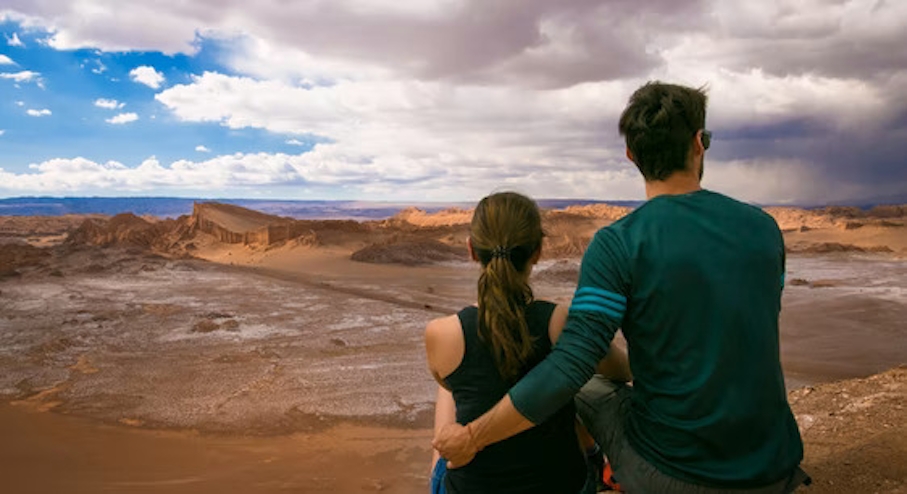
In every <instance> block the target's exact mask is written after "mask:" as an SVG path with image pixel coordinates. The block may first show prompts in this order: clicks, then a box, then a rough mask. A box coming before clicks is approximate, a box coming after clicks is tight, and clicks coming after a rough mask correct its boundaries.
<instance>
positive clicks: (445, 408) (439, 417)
mask: <svg viewBox="0 0 907 494" xmlns="http://www.w3.org/2000/svg"><path fill="white" fill-rule="evenodd" d="M456 422H457V407H456V404H455V403H454V399H453V395H452V394H451V392H450V391H448V390H446V389H444V388H443V387H441V386H438V395H437V397H436V398H435V435H437V434H438V432H439V431H440V430H441V429H443V428H444V426H445V425H448V424H454V423H456ZM440 457H441V453H439V452H438V450H436V449H434V448H432V456H431V468H432V469H434V468H435V464H436V463H438V459H439V458H440ZM430 471H431V470H430Z"/></svg>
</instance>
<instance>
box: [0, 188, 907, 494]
mask: <svg viewBox="0 0 907 494" xmlns="http://www.w3.org/2000/svg"><path fill="white" fill-rule="evenodd" d="M766 210H767V212H768V213H769V214H771V215H772V216H773V217H774V218H775V219H776V221H777V222H778V224H779V226H780V228H781V229H782V231H783V232H784V236H785V242H786V245H787V249H788V255H787V269H788V275H787V277H788V287H787V289H786V291H785V295H784V300H783V306H784V309H783V311H782V321H781V322H782V328H781V332H782V335H781V336H782V340H781V341H782V360H783V364H784V369H785V376H786V380H787V384H788V390H789V397H790V401H791V404H792V407H793V409H794V412H795V414H796V416H797V419H798V423H799V425H800V428H801V432H802V434H803V437H804V442H805V444H806V459H805V462H804V467H805V469H806V470H807V471H808V472H809V473H810V474H812V475H813V477H814V484H813V485H812V486H811V487H810V488H809V489H808V492H816V493H822V492H829V493H831V492H881V493H896V492H907V461H905V458H907V425H905V424H907V408H905V407H907V400H905V397H907V367H904V365H905V364H907V339H905V338H904V333H905V330H907V323H905V321H907V296H905V295H907V261H905V259H907V226H905V224H907V206H879V207H875V208H868V209H860V208H853V207H826V208H820V209H800V208H791V207H776V208H767V209H766ZM630 211H631V209H630V208H629V207H625V206H614V205H608V204H586V205H576V206H566V207H559V208H552V209H546V210H545V211H544V227H545V231H546V239H545V244H544V246H543V261H542V262H541V263H540V264H539V265H538V266H537V267H536V269H535V271H534V273H533V288H534V290H535V295H536V297H538V298H546V299H550V300H555V301H558V302H568V301H569V300H570V297H571V295H572V293H573V288H574V285H575V282H576V277H577V273H578V269H579V260H580V257H581V255H582V252H583V251H584V249H585V246H586V245H587V244H588V242H589V241H590V239H591V238H592V235H593V234H594V233H595V231H596V230H598V229H599V228H601V227H603V226H605V225H607V224H609V223H611V222H613V221H615V220H617V219H619V218H620V217H622V216H624V215H626V214H627V213H629V212H630ZM470 218H471V210H469V209H468V208H451V209H444V210H441V211H436V212H429V211H425V210H422V209H417V208H406V209H402V210H400V211H399V212H397V213H396V214H394V215H392V216H388V217H386V218H382V219H372V220H352V219H348V220H323V219H318V220H313V219H298V218H291V217H286V216H277V215H272V214H266V213H263V212H260V211H255V210H251V209H247V208H242V207H239V206H235V205H229V204H221V203H211V202H198V203H196V204H195V205H194V207H193V210H192V211H191V214H186V215H184V216H181V217H178V218H159V217H154V216H148V215H143V216H137V215H135V214H131V213H123V214H118V215H113V216H110V215H100V214H92V215H69V216H45V217H37V216H2V217H0V314H2V315H0V369H2V372H0V403H2V404H0V417H2V418H0V428H2V430H0V436H2V437H3V438H4V441H3V442H2V446H0V459H2V462H0V464H2V465H3V466H2V467H0V469H2V470H0V472H2V477H3V478H4V479H5V480H4V489H3V490H4V491H7V492H16V493H20V492H21V493H31V492H35V493H38V492H55V491H56V492H63V491H65V492H73V493H82V492H84V493H89V492H125V493H132V492H135V493H139V492H142V493H145V492H168V493H169V492H187V493H188V492H193V493H204V492H223V491H233V492H249V493H270V492H305V493H322V492H324V493H327V492H388V493H401V494H403V493H407V494H408V493H417V492H425V490H426V489H427V487H426V485H427V482H428V473H429V460H430V445H429V442H430V438H431V435H432V433H431V421H432V416H433V398H434V389H435V384H434V382H433V380H432V379H431V377H430V376H429V374H428V372H427V370H426V368H425V361H424V355H423V353H424V350H423V348H422V330H423V328H424V326H425V324H426V322H427V321H428V320H430V319H431V318H433V317H437V316H438V315H440V314H448V313H452V312H455V311H456V310H458V309H459V308H460V307H462V306H464V305H467V304H470V303H472V302H473V301H474V298H475V286H474V280H475V275H476V269H477V268H476V266H475V265H474V264H472V263H470V262H469V260H468V258H467V256H466V244H465V242H466V237H467V236H468V228H467V227H468V224H469V221H470ZM7 489H8V490H7Z"/></svg>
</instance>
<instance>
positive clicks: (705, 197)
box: [425, 83, 809, 494]
mask: <svg viewBox="0 0 907 494" xmlns="http://www.w3.org/2000/svg"><path fill="white" fill-rule="evenodd" d="M705 107H706V96H705V94H704V93H703V92H702V91H701V90H696V89H692V88H687V87H682V86H676V85H670V84H662V83H649V84H646V85H645V86H643V87H641V88H640V89H638V90H637V91H636V92H635V93H634V94H633V96H631V98H630V102H629V105H628V106H627V108H626V109H625V110H624V112H623V114H622V115H621V119H620V125H619V129H620V133H621V134H622V135H623V136H624V137H625V138H626V144H627V157H628V158H629V159H630V160H631V161H632V162H633V163H634V164H636V166H637V167H638V168H639V170H640V172H642V175H643V177H644V179H645V185H646V195H647V196H648V201H647V202H646V203H645V204H644V205H643V206H641V207H639V208H637V209H636V210H635V211H634V212H633V213H631V214H630V215H628V216H627V217H625V218H623V219H621V220H619V221H617V222H615V223H614V224H612V225H610V226H608V227H606V228H603V229H601V230H600V231H599V232H598V233H597V234H596V235H595V237H594V238H593V239H592V242H591V243H590V245H589V247H588V249H587V250H586V253H585V255H584V256H583V262H582V266H581V268H580V276H579V285H578V288H577V290H576V292H575V294H574V298H573V301H572V303H571V305H570V307H569V309H566V308H564V307H559V306H558V307H556V306H554V305H553V304H550V303H547V302H541V301H534V300H533V299H532V291H531V289H530V288H529V285H528V279H529V273H530V271H531V269H532V266H533V264H534V263H535V262H536V261H537V260H538V258H539V256H540V254H541V250H540V248H541V241H542V230H541V220H540V215H539V212H538V209H537V207H536V206H535V204H534V203H533V202H532V201H531V200H529V199H528V198H525V197H523V196H520V195H518V194H513V193H502V194H495V195H492V196H489V197H486V198H485V199H483V200H482V202H481V203H480V204H479V205H478V207H477V208H476V211H475V214H474V217H473V221H472V226H471V237H470V244H469V249H470V252H471V254H472V257H473V259H475V260H477V261H479V262H480V263H481V265H482V274H481V276H480V278H479V300H478V305H477V306H476V307H468V308H466V309H464V310H462V311H461V312H460V313H458V314H456V315H454V316H450V317H447V318H442V319H437V320H435V321H432V322H431V323H429V325H428V327H427V328H426V334H425V339H426V350H427V352H428V362H429V368H430V369H431V372H432V374H433V376H434V377H435V379H436V380H437V381H438V382H439V384H440V386H441V388H439V393H438V403H437V411H436V428H435V439H434V441H433V446H434V447H435V450H436V454H438V455H439V456H440V457H442V458H443V459H441V460H438V462H437V465H436V473H437V476H433V477H436V478H435V479H434V480H435V482H434V483H435V484H436V485H435V486H433V489H435V492H445V491H446V492H447V493H449V494H458V493H464V492H468V493H471V494H473V493H483V492H488V493H509V492H512V493H539V494H542V493H545V494H559V493H564V494H575V493H578V492H580V491H581V488H583V485H584V475H585V464H584V460H583V457H582V453H581V452H580V449H579V446H578V445H577V432H576V431H579V436H583V435H584V432H583V431H584V430H588V431H589V433H591V436H592V437H593V438H594V441H595V442H596V443H597V444H598V445H600V446H601V448H602V449H603V451H604V453H605V455H606V456H607V458H608V460H609V462H610V467H611V468H613V471H614V474H615V477H616V478H617V479H618V480H619V481H620V484H621V486H622V488H623V490H625V491H627V492H631V493H635V492H642V493H649V492H651V493H675V492H676V493H718V492H748V493H784V492H791V491H793V490H794V489H796V488H797V487H798V486H799V485H801V484H804V483H807V484H808V482H809V479H808V477H807V476H806V475H805V474H804V473H803V471H802V470H801V469H800V468H799V463H800V461H801V459H802V457H803V444H802V441H801V439H800V434H799V431H798V429H797V424H796V422H795V420H794V417H793V414H792V413H791V410H790V407H789V405H788V403H787V395H786V391H785V386H784V379H783V375H782V371H781V363H780V356H779V341H778V339H779V335H778V315H779V312H780V309H781V292H782V289H783V285H784V270H785V266H784V263H785V257H784V242H783V239H782V237H781V232H780V231H779V229H778V226H777V225H776V223H775V222H774V220H773V219H772V218H771V217H770V216H768V215H767V214H765V213H764V212H762V211H761V210H759V209H758V208H755V207H752V206H748V205H745V204H742V203H740V202H737V201H735V200H733V199H730V198H728V197H725V196H722V195H720V194H716V193H714V192H710V191H707V190H703V189H701V187H700V181H701V178H702V172H703V157H704V155H705V151H706V149H708V147H709V140H710V137H711V134H710V133H709V132H708V131H706V130H705ZM562 328H563V331H561V329H562ZM618 329H620V330H622V331H623V332H624V336H625V337H626V340H627V343H628V350H629V362H630V368H632V375H633V384H632V386H630V385H627V384H625V383H623V382H621V380H622V378H627V377H629V376H628V374H629V369H626V368H625V360H624V359H625V356H624V355H623V354H622V352H621V351H620V350H618V349H616V348H614V347H612V346H611V341H612V339H613V337H614V334H615V333H616V332H617V330H618ZM555 341H556V342H557V344H556V345H554V342H555ZM597 370H598V372H599V373H598V374H595V373H596V371H597ZM594 374H595V375H594ZM448 390H449V391H448ZM574 414H576V415H578V416H579V417H580V419H581V421H582V425H583V426H584V428H582V427H577V428H576V429H574V417H575V415H574ZM445 465H446V466H449V467H450V468H449V469H448V470H447V471H446V472H444V470H445V469H444V466H445Z"/></svg>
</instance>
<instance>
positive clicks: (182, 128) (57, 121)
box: [0, 22, 313, 173]
mask: <svg viewBox="0 0 907 494" xmlns="http://www.w3.org/2000/svg"><path fill="white" fill-rule="evenodd" d="M0 32H2V34H3V36H4V37H5V38H6V41H7V42H6V43H3V44H2V45H0V54H3V55H6V56H7V57H8V58H9V59H11V60H12V61H13V62H15V64H14V65H12V64H7V65H3V66H2V67H0V70H2V71H3V72H7V73H19V72H22V71H32V72H37V73H39V74H40V76H38V77H37V78H36V79H35V80H34V81H30V82H19V83H17V82H15V81H14V80H11V79H9V80H0V92H2V94H3V95H4V98H3V100H4V101H3V102H2V106H0V122H2V124H0V129H3V130H4V131H5V132H4V134H3V136H2V138H3V141H2V148H0V149H2V166H3V168H4V169H5V170H7V171H10V172H16V173H24V172H27V171H28V165H29V164H32V163H37V162H42V161H45V160H49V159H53V158H58V157H76V156H81V157H84V158H87V159H90V160H93V161H97V162H106V161H111V160H113V161H119V162H121V163H123V164H137V163H140V162H141V161H142V160H144V159H146V158H148V157H150V156H155V157H157V158H158V159H159V160H161V161H164V162H171V161H176V160H179V159H199V158H201V157H204V156H205V155H206V154H210V153H217V154H233V153H257V152H269V153H273V152H284V153H299V152H301V151H304V150H308V149H310V148H311V146H312V143H313V139H312V138H311V137H306V136H298V135H286V134H276V133H271V132H267V131H263V130H260V129H228V128H225V127H223V126H221V125H219V124H218V123H194V122H181V121H179V120H178V119H175V118H174V117H173V116H172V115H171V114H170V113H169V112H168V111H166V110H165V109H164V108H163V107H162V106H161V105H160V104H159V103H158V102H156V101H155V100H154V95H155V94H156V92H157V91H156V90H155V89H154V88H152V87H149V86H147V85H145V84H142V83H140V82H136V81H133V80H132V79H131V78H130V75H129V73H130V71H132V70H133V69H135V68H136V67H142V66H145V67H153V68H155V70H157V71H158V72H159V73H161V74H162V75H163V76H164V78H165V79H166V80H165V82H163V83H162V84H161V86H162V87H166V86H171V85H174V84H186V83H190V82H191V77H192V74H200V73H202V72H204V71H219V72H223V73H229V69H227V68H226V67H224V66H222V65H220V64H219V63H218V56H219V54H220V53H221V51H220V47H219V46H218V43H217V42H214V41H205V40H203V39H199V41H198V45H199V51H198V53H196V54H193V55H192V56H188V55H185V54H174V55H164V54H162V53H160V52H119V53H105V52H103V51H100V50H97V49H78V50H56V49H53V48H50V47H48V46H47V43H46V41H45V40H46V39H47V38H48V36H49V35H50V33H48V32H46V31H43V30H23V29H22V28H21V26H19V25H18V24H17V23H15V22H5V23H3V24H0ZM14 34H15V35H16V36H17V38H18V39H19V40H20V42H21V43H23V44H24V46H10V44H9V43H8V40H9V38H11V37H12V36H13V35H14ZM100 99H104V100H113V101H116V102H118V103H120V104H122V107H121V108H119V107H118V108H117V109H108V108H102V107H98V106H96V105H95V102H97V101H98V100H100ZM29 109H33V110H44V109H47V110H50V111H51V115H49V116H42V117H33V116H29V115H28V114H27V111H28V110H29ZM129 113H135V114H136V115H137V116H138V120H136V121H134V122H130V123H125V124H111V123H108V122H107V120H108V119H111V118H113V117H115V116H116V115H119V114H129ZM291 140H295V141H293V142H294V143H293V144H287V141H291ZM297 142H298V143H299V144H297ZM300 144H301V145H300ZM198 146H204V147H205V148H207V149H208V150H209V151H210V152H209V153H205V152H199V151H196V148H197V147H198Z"/></svg>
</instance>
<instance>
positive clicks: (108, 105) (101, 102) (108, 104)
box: [94, 98, 126, 110]
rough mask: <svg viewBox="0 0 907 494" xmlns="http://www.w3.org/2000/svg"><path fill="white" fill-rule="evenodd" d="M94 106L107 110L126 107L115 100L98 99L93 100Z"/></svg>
mask: <svg viewBox="0 0 907 494" xmlns="http://www.w3.org/2000/svg"><path fill="white" fill-rule="evenodd" d="M94 106H97V107H98V108H104V109H107V110H119V109H120V108H123V107H124V106H126V103H122V102H119V101H117V100H115V99H105V98H98V99H96V100H95V102H94Z"/></svg>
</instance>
